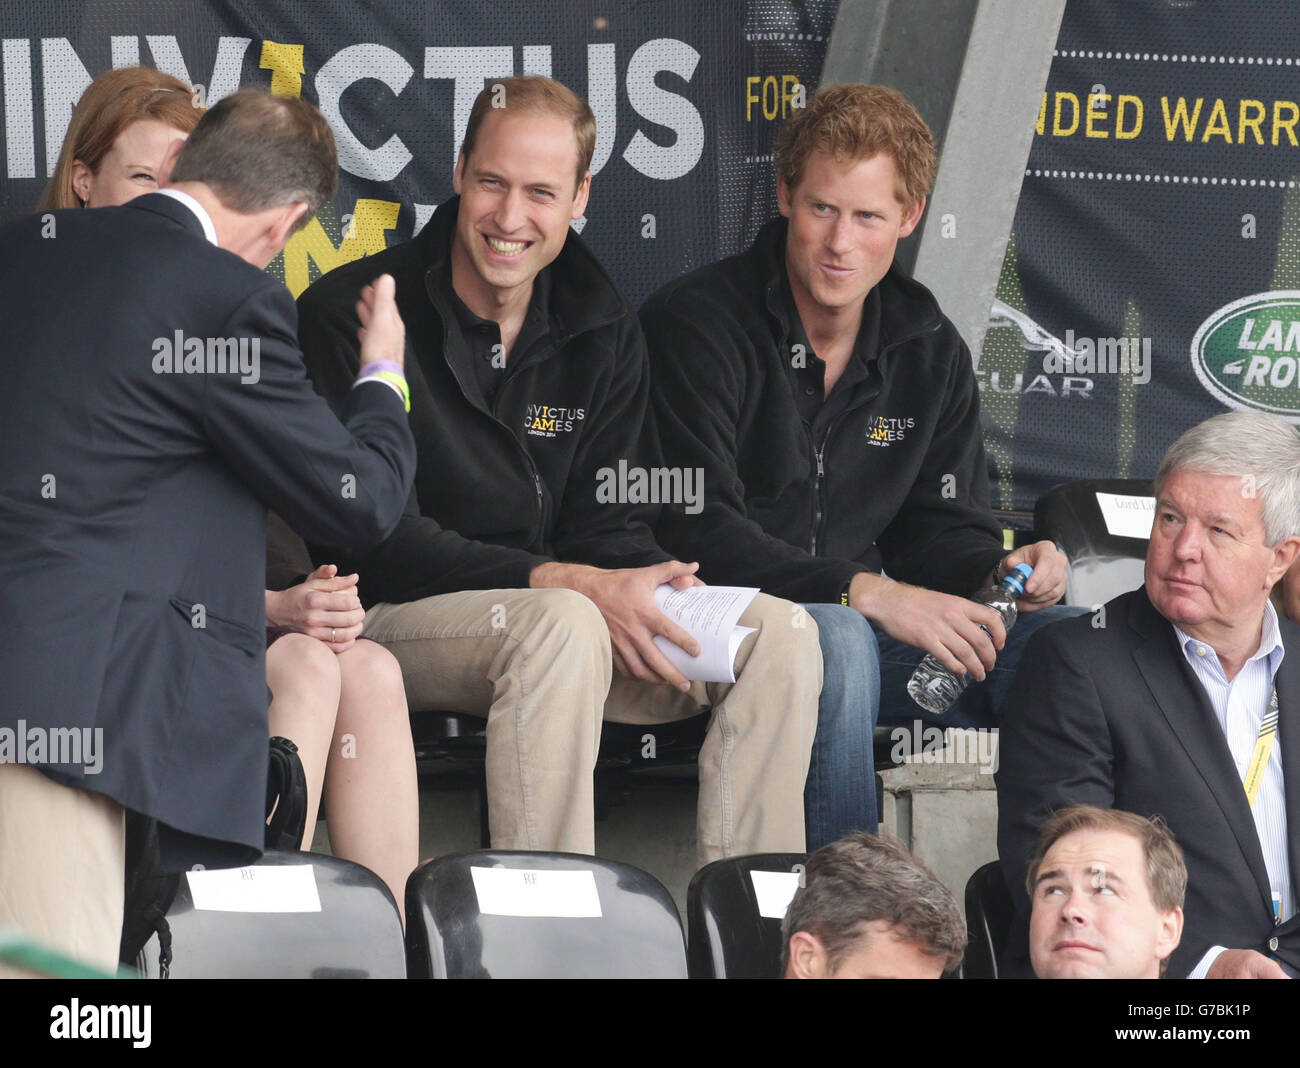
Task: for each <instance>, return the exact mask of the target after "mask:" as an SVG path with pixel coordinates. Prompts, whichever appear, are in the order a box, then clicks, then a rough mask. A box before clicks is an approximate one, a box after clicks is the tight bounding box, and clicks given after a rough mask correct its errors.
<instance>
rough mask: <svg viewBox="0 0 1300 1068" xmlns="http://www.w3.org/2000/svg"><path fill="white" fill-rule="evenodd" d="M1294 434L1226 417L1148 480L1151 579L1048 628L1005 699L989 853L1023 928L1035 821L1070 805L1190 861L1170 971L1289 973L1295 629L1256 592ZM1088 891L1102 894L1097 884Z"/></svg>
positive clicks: (1282, 552)
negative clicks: (1145, 829) (1151, 836)
mask: <svg viewBox="0 0 1300 1068" xmlns="http://www.w3.org/2000/svg"><path fill="white" fill-rule="evenodd" d="M1297 471H1300V435H1297V433H1296V430H1295V428H1293V427H1291V426H1289V425H1288V424H1286V423H1284V422H1282V421H1281V420H1280V419H1276V418H1274V417H1273V416H1268V415H1263V414H1259V413H1245V412H1231V413H1227V414H1225V415H1219V416H1216V417H1214V418H1213V419H1210V420H1207V421H1206V422H1204V423H1202V424H1200V425H1199V426H1197V427H1195V428H1193V429H1192V430H1189V431H1188V432H1187V433H1186V434H1184V435H1183V436H1182V437H1181V438H1179V440H1178V441H1177V442H1175V443H1174V445H1173V446H1172V447H1171V448H1170V450H1169V452H1168V453H1167V454H1166V455H1165V458H1164V460H1163V461H1162V463H1161V465H1160V470H1159V472H1158V473H1157V475H1156V481H1155V489H1156V514H1155V523H1154V526H1153V528H1152V531H1151V541H1150V544H1149V546H1148V549H1147V559H1146V582H1145V584H1144V585H1143V587H1142V588H1140V589H1138V590H1136V591H1134V592H1132V593H1128V594H1125V595H1123V596H1121V597H1118V598H1116V599H1115V600H1113V601H1111V602H1110V603H1109V604H1107V605H1105V606H1104V607H1103V608H1101V609H1098V611H1097V612H1095V613H1094V614H1093V615H1092V616H1090V617H1089V616H1081V617H1079V618H1078V619H1073V620H1068V621H1065V622H1062V623H1056V624H1053V625H1051V626H1048V627H1045V628H1044V629H1043V630H1042V631H1041V632H1040V633H1039V634H1038V635H1036V636H1035V638H1034V640H1033V641H1032V642H1031V644H1030V646H1029V647H1028V648H1027V649H1026V651H1025V656H1024V658H1023V660H1022V661H1021V664H1022V667H1021V669H1020V671H1019V672H1018V674H1017V676H1016V680H1015V682H1014V683H1013V685H1012V689H1011V692H1010V694H1009V695H1008V697H1007V702H1006V707H1005V710H1004V716H1003V722H1002V737H1001V747H1000V748H1001V767H1000V769H999V771H998V777H997V785H998V852H999V854H1000V855H1001V858H1002V865H1003V869H1004V872H1005V875H1006V879H1007V884H1008V886H1009V888H1010V890H1011V893H1012V895H1013V896H1014V897H1015V899H1016V900H1017V902H1018V907H1019V912H1020V922H1019V924H1018V929H1017V931H1016V932H1015V934H1014V936H1013V941H1012V946H1011V947H1010V949H1009V954H1008V955H1009V958H1010V959H1009V961H1008V964H1009V965H1010V967H1011V970H1012V971H1014V970H1016V966H1017V965H1020V966H1021V967H1023V964H1024V952H1025V924H1026V922H1027V920H1026V918H1027V916H1028V902H1027V898H1026V894H1025V889H1024V885H1025V872H1026V866H1027V863H1028V861H1029V858H1030V856H1031V854H1032V853H1033V851H1034V844H1035V840H1036V838H1037V835H1038V828H1039V825H1040V824H1041V823H1042V822H1043V821H1044V820H1045V819H1047V818H1048V817H1049V816H1050V815H1051V814H1052V813H1053V812H1054V811H1056V810H1058V809H1061V808H1063V807H1065V806H1068V805H1074V804H1091V805H1097V806H1100V807H1103V808H1119V809H1124V810H1126V811H1129V812H1135V813H1137V814H1139V815H1143V816H1152V815H1160V816H1162V817H1163V818H1164V820H1165V822H1166V823H1167V824H1168V826H1169V829H1170V830H1171V831H1172V832H1173V834H1174V836H1175V838H1177V840H1178V841H1179V842H1180V843H1181V844H1182V846H1183V849H1184V851H1185V853H1186V861H1187V872H1188V887H1187V903H1186V908H1185V916H1186V924H1185V928H1184V931H1183V937H1182V941H1181V943H1180V944H1179V946H1178V948H1177V949H1176V950H1175V951H1174V953H1173V954H1172V955H1171V957H1170V960H1169V970H1168V974H1169V975H1170V976H1173V977H1184V976H1186V977H1191V978H1201V977H1209V978H1283V977H1285V976H1286V975H1287V974H1288V973H1289V974H1291V975H1293V976H1294V975H1295V973H1296V969H1297V967H1298V966H1300V916H1298V915H1297V910H1296V893H1297V890H1300V837H1298V836H1300V629H1298V628H1297V627H1296V626H1295V625H1294V624H1292V623H1290V622H1289V621H1287V620H1285V619H1280V618H1279V617H1278V615H1277V613H1276V612H1275V611H1274V609H1273V607H1272V605H1271V604H1270V603H1269V599H1268V595H1269V591H1270V590H1271V588H1272V587H1273V584H1274V583H1275V582H1277V581H1278V579H1279V578H1281V576H1282V575H1283V574H1284V573H1285V572H1286V570H1287V568H1288V567H1290V566H1291V564H1292V563H1293V562H1294V561H1295V559H1296V556H1297V552H1300V479H1298V478H1297ZM1099 892H1100V891H1099Z"/></svg>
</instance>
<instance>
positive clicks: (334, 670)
mask: <svg viewBox="0 0 1300 1068" xmlns="http://www.w3.org/2000/svg"><path fill="white" fill-rule="evenodd" d="M266 679H267V685H269V686H270V687H271V693H272V694H273V695H274V696H275V698H276V699H278V700H288V699H291V698H293V697H297V696H303V697H312V698H315V699H316V700H328V699H329V698H330V697H331V696H332V698H333V701H332V703H331V707H333V705H334V704H337V702H338V692H339V664H338V657H337V656H335V655H334V653H333V652H331V651H330V649H329V647H328V646H327V645H325V643H324V642H319V641H317V640H316V639H315V638H309V637H307V635H305V634H286V635H284V636H283V637H282V638H279V639H277V640H276V641H275V642H274V643H273V644H272V645H271V647H270V648H269V649H268V650H267V651H266Z"/></svg>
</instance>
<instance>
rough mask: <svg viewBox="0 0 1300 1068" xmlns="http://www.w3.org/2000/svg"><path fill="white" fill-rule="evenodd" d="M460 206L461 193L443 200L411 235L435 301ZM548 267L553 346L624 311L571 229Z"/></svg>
mask: <svg viewBox="0 0 1300 1068" xmlns="http://www.w3.org/2000/svg"><path fill="white" fill-rule="evenodd" d="M459 209H460V197H459V196H454V197H452V198H451V199H450V200H446V201H443V203H442V204H440V205H439V206H438V210H437V211H435V212H434V213H433V217H432V218H431V219H430V220H429V221H428V223H427V224H426V225H425V227H424V229H423V230H421V231H420V233H419V235H418V236H417V237H416V238H415V241H416V243H417V245H418V247H419V250H420V257H421V259H422V261H423V262H424V264H425V268H426V271H425V289H426V291H427V293H428V296H429V300H430V301H432V302H433V303H434V305H435V307H438V306H440V301H439V298H438V281H439V279H438V275H440V274H442V273H443V272H450V271H451V241H452V235H453V233H454V232H455V229H456V217H457V214H458V212H459ZM546 269H547V270H548V271H550V272H551V293H550V304H551V325H552V332H553V334H554V336H555V344H556V345H557V346H559V345H563V344H564V343H565V342H566V341H568V340H569V339H570V338H572V337H574V336H576V335H578V334H582V333H585V332H586V331H588V330H595V329H597V328H598V327H602V326H607V325H609V324H610V323H612V322H615V321H617V320H618V319H621V318H623V317H624V316H626V315H627V314H628V305H627V301H625V300H624V299H623V296H622V294H621V293H619V291H618V287H617V286H615V285H614V280H613V279H612V278H610V276H609V274H608V273H606V271H605V269H604V268H603V267H602V266H601V265H600V261H598V260H597V259H596V257H595V255H594V254H593V253H592V251H591V249H589V248H588V247H587V244H586V242H584V241H583V240H582V238H581V237H579V236H578V234H577V233H576V232H575V231H573V230H572V229H570V231H569V234H568V236H567V237H566V238H565V241H564V247H563V248H562V249H560V254H559V255H558V256H556V257H555V260H554V262H553V263H551V265H550V266H549V267H547V268H546Z"/></svg>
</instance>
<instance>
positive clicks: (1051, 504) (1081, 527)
mask: <svg viewBox="0 0 1300 1068" xmlns="http://www.w3.org/2000/svg"><path fill="white" fill-rule="evenodd" d="M1152 492H1153V491H1152V487H1151V481H1150V480H1149V479H1140V478H1097V479H1091V480H1089V481H1086V482H1069V483H1066V484H1064V485H1061V486H1055V487H1053V488H1052V489H1051V490H1049V491H1048V492H1047V493H1045V494H1044V495H1043V496H1042V497H1040V498H1039V500H1038V504H1037V505H1036V506H1035V508H1034V529H1035V531H1037V532H1038V535H1039V537H1042V538H1047V539H1050V540H1051V541H1054V542H1056V544H1057V545H1059V546H1060V547H1061V548H1062V549H1063V550H1064V551H1065V555H1066V556H1068V557H1069V558H1070V574H1069V577H1068V579H1067V581H1066V587H1065V596H1064V597H1063V598H1062V603H1063V604H1076V605H1086V606H1089V607H1091V606H1092V605H1098V604H1105V603H1106V602H1107V601H1109V600H1111V598H1113V597H1118V596H1119V595H1120V594H1121V593H1128V591H1129V590H1135V589H1137V588H1138V587H1139V586H1141V585H1142V566H1143V561H1144V559H1145V557H1146V551H1147V540H1148V539H1147V537H1146V536H1143V537H1130V536H1126V535H1122V534H1112V533H1111V532H1110V530H1109V529H1107V525H1106V520H1105V517H1104V516H1103V514H1102V509H1101V505H1100V503H1099V502H1098V499H1097V494H1098V493H1107V494H1114V495H1116V496H1119V497H1150V496H1151V495H1152ZM1147 529H1148V530H1149V529H1150V528H1149V527H1148V528H1147Z"/></svg>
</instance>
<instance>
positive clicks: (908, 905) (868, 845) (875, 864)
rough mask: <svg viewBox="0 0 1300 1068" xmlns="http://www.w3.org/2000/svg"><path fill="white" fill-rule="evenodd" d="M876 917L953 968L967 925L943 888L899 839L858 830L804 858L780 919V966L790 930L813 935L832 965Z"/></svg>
mask: <svg viewBox="0 0 1300 1068" xmlns="http://www.w3.org/2000/svg"><path fill="white" fill-rule="evenodd" d="M875 920H883V921H884V922H885V923H887V924H888V925H889V926H890V927H892V928H894V929H895V931H896V932H897V934H898V935H899V936H900V937H903V938H905V939H907V941H909V942H912V943H914V944H915V945H917V946H919V947H920V948H921V949H922V950H923V951H924V952H925V953H927V954H929V955H930V956H932V957H937V958H942V959H943V961H944V970H945V971H951V970H952V969H953V968H955V967H957V965H958V964H960V963H961V959H962V956H963V955H964V954H965V952H966V923H965V921H964V920H962V918H961V910H960V909H958V907H957V901H956V899H955V898H954V897H953V896H952V893H951V892H950V891H949V890H948V888H947V887H946V886H944V885H943V883H941V882H940V881H939V880H938V879H937V878H935V876H934V873H933V872H931V871H930V869H929V868H927V867H926V866H925V865H924V864H922V863H921V862H920V861H919V860H917V859H916V858H915V857H913V856H912V854H911V853H909V852H908V851H907V849H906V848H904V846H903V845H902V843H901V842H899V841H897V840H896V839H894V838H889V837H883V836H882V837H877V836H875V835H873V834H868V833H867V832H866V831H857V832H855V833H853V834H850V835H847V836H845V837H844V838H841V839H840V840H839V841H838V842H832V843H831V844H830V845H827V846H823V847H822V848H821V849H819V850H817V852H816V853H814V854H813V855H812V856H811V857H809V858H808V864H807V866H806V868H805V869H804V877H803V880H802V885H801V886H800V887H799V889H798V890H796V891H795V894H794V897H793V898H791V899H790V905H789V907H788V908H787V909H786V912H785V919H784V920H782V921H781V943H782V945H781V971H782V972H784V971H785V969H786V965H787V964H788V963H789V959H790V937H791V936H792V935H793V934H794V933H795V932H796V931H806V932H808V933H809V934H812V935H816V936H817V939H818V940H819V941H820V942H821V943H822V945H823V946H825V947H826V954H827V958H828V964H829V967H830V969H831V971H835V970H837V969H838V968H839V965H840V962H841V961H842V960H843V959H844V958H845V957H847V956H848V955H849V954H850V953H851V952H852V951H853V950H854V948H855V947H856V946H857V944H858V942H859V941H860V940H861V938H862V936H863V935H864V934H865V933H866V932H865V928H866V925H867V924H869V923H871V922H873V921H875Z"/></svg>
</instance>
